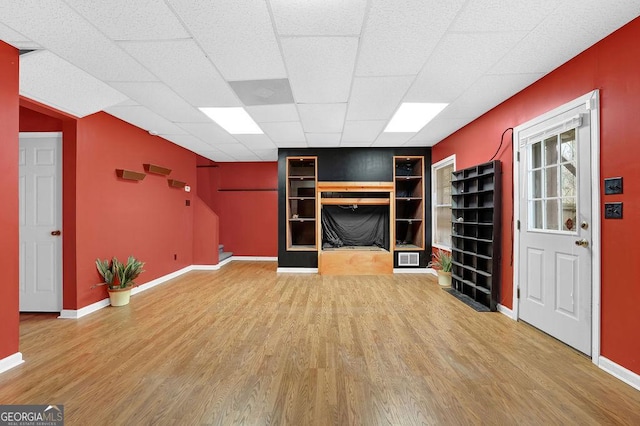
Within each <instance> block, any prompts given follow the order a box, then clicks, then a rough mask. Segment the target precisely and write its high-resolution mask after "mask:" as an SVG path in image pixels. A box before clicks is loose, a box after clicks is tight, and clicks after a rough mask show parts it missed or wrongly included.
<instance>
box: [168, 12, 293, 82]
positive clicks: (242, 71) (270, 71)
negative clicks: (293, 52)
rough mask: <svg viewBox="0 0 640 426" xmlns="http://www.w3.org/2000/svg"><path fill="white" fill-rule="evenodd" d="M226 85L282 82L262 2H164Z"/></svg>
mask: <svg viewBox="0 0 640 426" xmlns="http://www.w3.org/2000/svg"><path fill="white" fill-rule="evenodd" d="M168 3H169V4H170V5H171V6H172V7H173V10H174V11H176V13H178V15H179V16H180V18H181V19H182V22H184V23H185V25H186V26H187V27H188V28H189V30H190V32H191V34H192V35H193V36H194V37H195V39H196V40H197V41H198V43H199V44H200V46H202V48H203V49H204V51H205V52H206V53H207V55H208V56H209V58H211V60H212V61H213V62H214V64H215V65H216V67H217V68H218V70H220V72H221V73H222V75H223V77H224V78H225V79H226V80H227V81H232V80H259V79H267V78H286V77H287V75H286V71H285V67H284V63H283V61H282V56H281V55H280V48H279V46H278V42H277V40H276V35H275V33H274V28H273V23H272V22H271V18H270V15H269V11H268V9H267V5H266V2H265V1H264V0H245V1H237V0H216V1H215V2H214V1H210V0H197V1H183V0H168Z"/></svg>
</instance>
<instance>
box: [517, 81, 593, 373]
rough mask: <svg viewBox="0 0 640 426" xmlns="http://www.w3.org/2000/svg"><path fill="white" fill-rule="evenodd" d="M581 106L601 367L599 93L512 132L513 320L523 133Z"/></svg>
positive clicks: (518, 257) (518, 264)
mask: <svg viewBox="0 0 640 426" xmlns="http://www.w3.org/2000/svg"><path fill="white" fill-rule="evenodd" d="M581 105H586V106H587V110H588V113H589V114H590V118H591V120H590V125H591V189H592V190H593V192H592V195H591V214H592V223H591V226H592V241H591V251H592V255H593V257H592V262H591V277H592V285H593V288H592V292H591V295H592V296H591V297H592V300H591V322H592V324H591V361H592V362H593V363H594V364H596V365H599V358H600V286H601V279H600V268H601V262H602V256H601V248H600V245H601V234H600V232H601V231H600V226H601V223H600V222H601V217H600V92H599V91H598V90H594V91H592V92H589V93H586V94H584V95H582V96H580V97H579V98H577V99H574V100H573V101H570V102H567V103H566V104H564V105H562V106H559V107H558V108H555V109H553V110H551V111H549V112H546V113H544V114H542V115H541V116H539V117H536V118H534V119H533V120H529V121H527V122H526V123H523V124H520V125H519V126H517V127H516V128H514V129H513V143H514V147H515V149H514V150H513V215H514V219H515V220H514V225H513V226H514V227H513V234H514V238H513V257H514V259H515V260H516V261H515V262H514V264H513V319H514V320H517V319H518V318H519V307H518V287H519V283H518V277H519V272H520V248H519V247H520V231H519V230H518V229H517V228H518V227H517V223H518V220H519V218H520V202H519V200H520V197H521V196H522V194H521V190H520V189H521V188H520V176H519V171H518V170H519V167H518V158H517V156H518V149H517V147H518V146H519V140H520V132H522V131H523V130H525V129H527V128H529V127H531V126H533V125H535V124H538V123H540V122H543V121H546V120H548V119H550V118H552V117H554V116H556V115H558V114H559V113H561V112H563V111H566V110H568V109H572V108H576V107H579V106H581Z"/></svg>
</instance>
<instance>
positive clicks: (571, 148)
mask: <svg viewBox="0 0 640 426" xmlns="http://www.w3.org/2000/svg"><path fill="white" fill-rule="evenodd" d="M560 143H561V146H560V155H562V158H561V161H562V162H570V161H574V160H575V158H576V157H575V152H576V130H575V129H571V130H569V131H566V132H564V133H563V134H561V135H560Z"/></svg>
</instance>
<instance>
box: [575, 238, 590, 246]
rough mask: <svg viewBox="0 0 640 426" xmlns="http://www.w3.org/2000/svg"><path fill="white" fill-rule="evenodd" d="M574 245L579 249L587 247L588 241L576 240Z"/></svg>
mask: <svg viewBox="0 0 640 426" xmlns="http://www.w3.org/2000/svg"><path fill="white" fill-rule="evenodd" d="M576 245H577V246H581V247H589V241H587V240H586V239H584V238H583V239H581V240H576Z"/></svg>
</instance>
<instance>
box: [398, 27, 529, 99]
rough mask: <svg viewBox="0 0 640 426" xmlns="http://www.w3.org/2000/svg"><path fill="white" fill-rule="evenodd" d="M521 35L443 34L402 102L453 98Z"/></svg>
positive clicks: (521, 34)
mask: <svg viewBox="0 0 640 426" xmlns="http://www.w3.org/2000/svg"><path fill="white" fill-rule="evenodd" d="M524 36H525V33H523V32H509V33H503V32H491V33H449V34H446V35H445V36H444V37H443V39H442V41H441V42H440V43H439V44H438V47H437V48H436V49H435V50H434V52H433V55H431V57H430V58H429V59H428V61H427V63H426V64H425V67H424V69H423V70H422V72H420V74H419V75H418V77H417V78H416V81H415V82H414V83H413V85H412V86H411V89H409V92H407V96H406V98H405V99H404V101H405V102H451V101H453V100H454V99H455V98H457V97H458V96H460V94H461V93H462V92H464V91H465V89H466V88H468V87H469V86H470V85H471V84H473V82H474V81H476V80H477V79H478V78H479V77H480V76H481V75H482V74H484V73H485V72H486V71H487V70H488V69H489V68H491V67H492V66H493V65H494V64H495V63H496V62H497V61H498V60H500V59H501V58H502V57H503V56H504V55H506V54H507V53H508V52H509V51H510V50H511V49H512V48H513V46H515V45H516V44H517V43H518V41H520V40H521V39H522V38H523V37H524ZM469 64H473V66H470V65H469Z"/></svg>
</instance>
